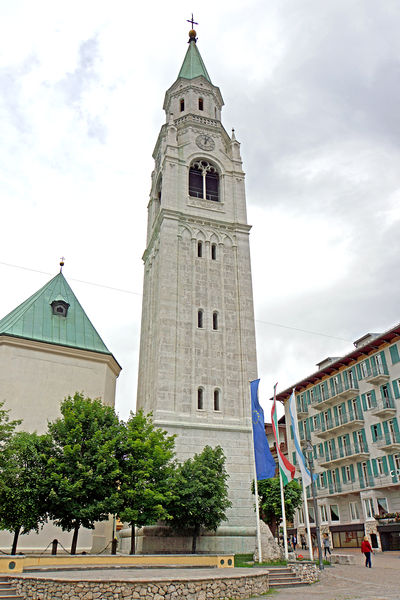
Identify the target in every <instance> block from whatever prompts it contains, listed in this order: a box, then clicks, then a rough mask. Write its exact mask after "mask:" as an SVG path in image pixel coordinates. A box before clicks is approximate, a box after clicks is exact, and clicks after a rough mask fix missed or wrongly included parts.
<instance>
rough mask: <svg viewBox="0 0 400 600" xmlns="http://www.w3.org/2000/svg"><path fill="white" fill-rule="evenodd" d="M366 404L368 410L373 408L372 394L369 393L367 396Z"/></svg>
mask: <svg viewBox="0 0 400 600" xmlns="http://www.w3.org/2000/svg"><path fill="white" fill-rule="evenodd" d="M365 402H366V404H367V410H369V409H370V408H372V406H373V399H372V392H367V393H366V394H365Z"/></svg>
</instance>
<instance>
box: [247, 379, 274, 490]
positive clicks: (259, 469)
mask: <svg viewBox="0 0 400 600" xmlns="http://www.w3.org/2000/svg"><path fill="white" fill-rule="evenodd" d="M259 383H260V380H259V379H255V380H254V381H251V382H250V392H251V418H252V422H253V440H254V458H255V461H256V473H257V481H259V480H260V479H270V478H271V477H274V476H275V461H274V459H273V458H272V454H271V450H270V449H269V445H268V440H267V436H266V434H265V426H264V411H263V409H262V408H261V406H260V403H259V402H258V384H259Z"/></svg>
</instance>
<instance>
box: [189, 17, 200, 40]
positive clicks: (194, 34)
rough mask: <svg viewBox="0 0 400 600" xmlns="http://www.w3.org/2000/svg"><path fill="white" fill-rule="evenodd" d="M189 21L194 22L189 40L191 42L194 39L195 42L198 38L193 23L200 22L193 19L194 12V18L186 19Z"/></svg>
mask: <svg viewBox="0 0 400 600" xmlns="http://www.w3.org/2000/svg"><path fill="white" fill-rule="evenodd" d="M186 20H187V22H188V23H191V24H192V29H191V30H190V31H189V42H191V41H192V40H193V41H194V42H196V41H197V38H196V31H195V30H194V29H193V25H198V23H196V21H195V20H194V19H193V13H192V18H191V19H186Z"/></svg>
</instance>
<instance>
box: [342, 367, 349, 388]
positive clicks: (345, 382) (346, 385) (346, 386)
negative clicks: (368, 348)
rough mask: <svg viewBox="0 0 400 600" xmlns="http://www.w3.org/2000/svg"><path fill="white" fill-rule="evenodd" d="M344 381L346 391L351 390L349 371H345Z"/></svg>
mask: <svg viewBox="0 0 400 600" xmlns="http://www.w3.org/2000/svg"><path fill="white" fill-rule="evenodd" d="M343 381H344V387H345V388H346V390H348V389H349V376H348V375H347V371H344V373H343Z"/></svg>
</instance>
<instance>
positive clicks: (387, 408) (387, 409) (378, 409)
mask: <svg viewBox="0 0 400 600" xmlns="http://www.w3.org/2000/svg"><path fill="white" fill-rule="evenodd" d="M370 414H371V415H375V416H376V417H394V415H395V414H396V406H395V404H394V400H393V399H392V398H382V400H379V401H378V402H377V403H376V406H374V407H372V408H371V409H370Z"/></svg>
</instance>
